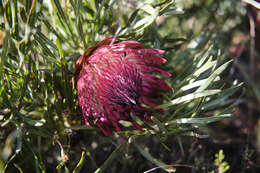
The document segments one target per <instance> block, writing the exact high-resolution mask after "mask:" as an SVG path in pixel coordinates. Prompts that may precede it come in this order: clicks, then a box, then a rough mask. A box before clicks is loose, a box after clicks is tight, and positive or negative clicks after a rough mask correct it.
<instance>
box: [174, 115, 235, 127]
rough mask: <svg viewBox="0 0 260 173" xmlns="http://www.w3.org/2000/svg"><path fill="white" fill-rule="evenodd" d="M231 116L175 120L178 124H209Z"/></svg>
mask: <svg viewBox="0 0 260 173" xmlns="http://www.w3.org/2000/svg"><path fill="white" fill-rule="evenodd" d="M230 117H231V114H223V115H218V116H213V117H205V118H181V119H177V120H175V121H176V123H178V124H202V125H204V124H209V123H212V122H216V121H219V120H222V119H225V118H230Z"/></svg>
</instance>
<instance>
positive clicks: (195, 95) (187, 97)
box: [156, 89, 221, 109]
mask: <svg viewBox="0 0 260 173" xmlns="http://www.w3.org/2000/svg"><path fill="white" fill-rule="evenodd" d="M220 91H221V90H219V89H216V90H204V91H201V92H195V93H191V94H188V95H185V96H182V97H179V98H177V99H174V100H172V101H170V102H168V103H166V104H162V105H159V106H157V107H156V109H160V108H166V107H169V106H172V105H176V104H179V103H183V102H186V101H191V100H194V99H197V98H200V97H206V96H210V95H214V94H217V93H219V92H220Z"/></svg>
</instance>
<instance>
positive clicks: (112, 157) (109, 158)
mask: <svg viewBox="0 0 260 173" xmlns="http://www.w3.org/2000/svg"><path fill="white" fill-rule="evenodd" d="M122 147H123V145H119V146H118V147H117V148H116V149H115V150H114V151H113V152H112V153H111V154H110V156H109V157H108V159H107V160H106V161H105V163H104V164H103V165H102V166H101V167H99V168H98V169H97V170H96V171H95V173H101V172H103V171H104V170H105V169H106V168H107V167H108V166H109V164H110V163H111V162H112V161H113V160H114V159H115V157H116V155H117V154H118V152H119V150H120V149H121V148H122Z"/></svg>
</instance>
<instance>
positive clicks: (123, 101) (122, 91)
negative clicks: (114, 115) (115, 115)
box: [108, 68, 142, 108]
mask: <svg viewBox="0 0 260 173" xmlns="http://www.w3.org/2000/svg"><path fill="white" fill-rule="evenodd" d="M112 83H113V84H114V85H113V86H112V85H110V86H109V87H108V88H109V89H108V92H109V96H110V98H109V100H110V102H112V103H113V104H119V105H122V106H130V107H131V108H133V107H135V106H136V105H137V104H138V100H139V97H140V92H141V90H142V80H141V77H140V74H139V72H138V70H137V69H136V68H124V69H123V71H121V72H120V73H119V74H118V75H115V76H114V77H113V82H112Z"/></svg>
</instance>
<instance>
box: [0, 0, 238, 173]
mask: <svg viewBox="0 0 260 173" xmlns="http://www.w3.org/2000/svg"><path fill="white" fill-rule="evenodd" d="M185 3H186V2H185ZM218 3H219V2H218ZM213 4H214V3H213V2H209V3H207V5H212V8H213V7H214V8H215V5H213ZM181 7H185V6H183V5H182V3H178V4H175V3H174V1H171V0H165V1H160V0H154V1H132V2H129V1H122V2H121V1H112V0H104V1H93V0H90V1H81V0H77V1H65V0H64V1H58V0H54V1H34V0H32V1H31V0H26V1H20V0H16V1H15V0H14V1H13V0H10V1H1V2H0V14H1V15H0V48H1V51H0V57H1V58H0V85H1V88H0V128H1V130H0V141H1V142H0V170H4V171H6V172H15V171H16V172H17V171H20V172H28V171H31V172H55V171H58V172H80V170H82V171H83V172H102V171H107V172H144V171H146V170H148V169H152V168H153V167H157V168H158V169H159V168H161V169H164V170H165V171H168V172H170V171H174V169H175V166H174V164H175V163H186V164H190V165H193V164H194V167H196V169H198V170H202V168H203V169H204V168H205V167H207V165H208V163H209V162H211V163H213V161H212V160H206V161H205V162H207V164H206V163H205V165H201V163H202V162H199V161H198V162H199V163H200V164H198V162H197V160H198V159H195V158H194V157H195V155H196V154H194V153H192V152H190V150H189V148H185V147H183V145H182V139H183V138H182V136H190V138H189V139H190V140H193V139H194V138H206V137H207V136H208V135H209V134H208V130H207V129H208V128H205V127H209V124H210V123H212V122H216V121H219V120H221V119H224V118H229V117H230V116H231V114H232V112H233V108H234V107H235V105H236V104H237V102H236V97H232V96H233V95H234V93H236V92H237V91H238V90H239V88H240V84H239V83H238V82H237V81H236V80H235V79H231V78H228V77H227V76H228V68H229V67H230V64H231V62H232V61H229V60H228V59H227V56H226V55H227V54H226V52H225V50H226V49H228V48H225V47H224V46H223V45H222V44H220V43H221V40H220V38H221V37H219V36H220V35H219V34H220V33H221V32H222V31H223V30H222V29H223V28H218V32H215V30H214V29H212V28H214V27H217V26H218V27H219V26H222V25H219V24H218V23H214V22H212V20H211V18H205V20H203V21H204V22H202V23H200V25H198V26H196V27H193V25H191V24H190V23H189V22H190V21H193V20H197V18H196V19H195V18H194V19H192V18H190V15H182V14H183V13H185V9H183V10H180V8H181ZM220 7H222V6H220ZM212 8H208V7H205V8H204V10H208V9H212ZM225 9H230V8H225ZM216 11H219V10H216ZM189 14H190V13H189ZM214 14H215V13H214ZM217 15H218V14H217ZM191 16H192V15H191ZM203 16H208V15H203ZM232 16H233V15H232ZM234 16H237V15H234ZM216 18H218V17H216ZM179 19H180V20H179ZM191 19H192V20H191ZM176 21H178V22H176ZM205 21H206V22H205ZM227 21H229V22H230V21H231V20H227ZM232 22H234V21H233V20H232ZM208 26H210V27H208ZM223 26H224V25H223ZM225 27H230V28H228V29H229V30H232V27H235V25H234V23H232V25H231V24H230V25H229V24H227V25H226V24H225ZM225 29H227V28H225ZM220 49H221V50H220ZM82 117H83V118H82ZM173 146H174V147H173ZM176 146H178V147H176ZM188 146H189V145H188ZM195 148H196V147H195ZM188 150H189V152H186V151H188ZM184 152H185V153H184ZM156 157H158V159H157V158H156ZM185 158H186V159H187V158H189V159H188V161H187V162H186V161H185ZM190 158H192V159H190ZM162 160H163V161H164V162H165V163H164V162H163V161H162ZM195 164H196V165H195ZM155 165H156V166H155ZM194 167H193V166H191V168H189V169H195V168H194ZM207 168H208V170H214V167H213V168H212V167H207ZM32 169H33V170H32ZM0 172H1V171H0Z"/></svg>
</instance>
